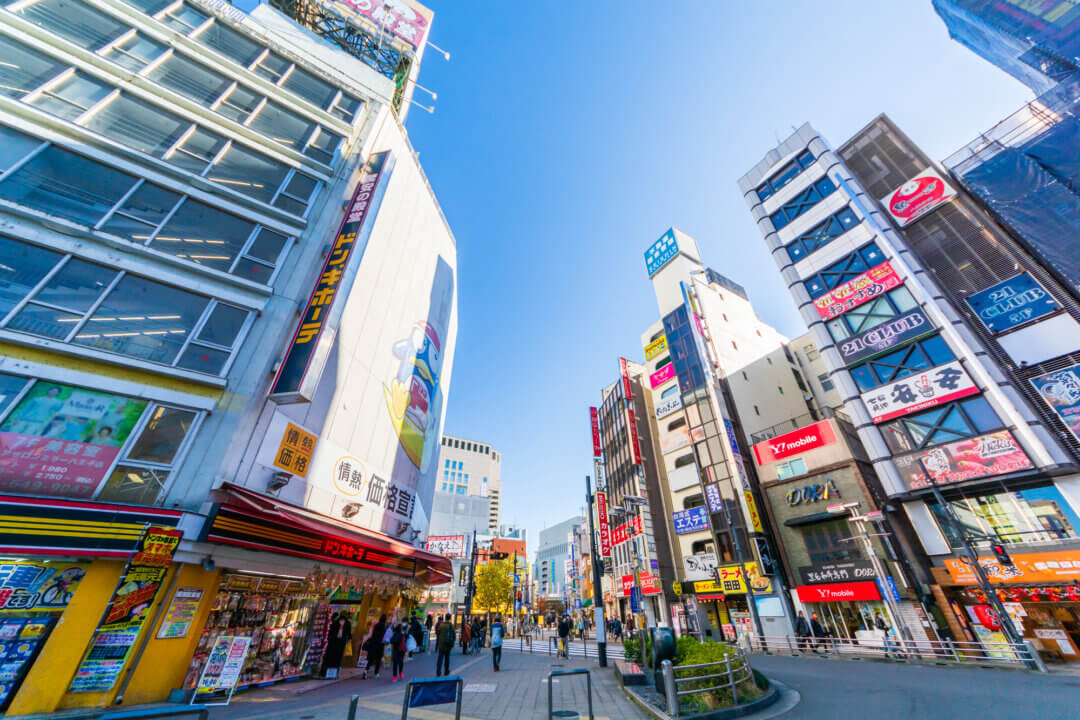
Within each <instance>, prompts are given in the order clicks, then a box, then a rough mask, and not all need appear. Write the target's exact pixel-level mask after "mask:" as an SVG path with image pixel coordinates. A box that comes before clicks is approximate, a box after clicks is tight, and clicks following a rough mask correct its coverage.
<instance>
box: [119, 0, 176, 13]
mask: <svg viewBox="0 0 1080 720" xmlns="http://www.w3.org/2000/svg"><path fill="white" fill-rule="evenodd" d="M123 1H124V2H125V3H127V4H128V5H131V6H132V7H135V8H138V9H139V10H142V11H143V12H145V13H146V14H147V15H157V14H158V12H160V11H161V10H162V9H163V8H165V7H166V6H168V5H172V4H173V2H174V0H123Z"/></svg>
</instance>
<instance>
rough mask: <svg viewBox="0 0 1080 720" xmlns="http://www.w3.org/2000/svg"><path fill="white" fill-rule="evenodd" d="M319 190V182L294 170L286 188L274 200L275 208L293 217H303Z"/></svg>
mask: <svg viewBox="0 0 1080 720" xmlns="http://www.w3.org/2000/svg"><path fill="white" fill-rule="evenodd" d="M318 188H319V181H318V180H316V179H315V178H312V177H308V176H307V175H304V174H303V173H301V172H299V171H296V170H294V171H293V174H292V177H290V178H289V181H288V182H287V183H286V184H285V188H284V189H283V190H282V191H281V192H280V193H278V196H277V197H276V198H274V202H273V204H274V206H275V207H279V208H281V209H282V210H285V211H286V212H291V213H292V214H293V215H300V216H303V215H304V214H305V213H306V212H307V206H308V203H310V202H311V198H312V196H313V195H314V194H315V191H316V190H317V189H318Z"/></svg>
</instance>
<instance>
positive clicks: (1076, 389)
mask: <svg viewBox="0 0 1080 720" xmlns="http://www.w3.org/2000/svg"><path fill="white" fill-rule="evenodd" d="M1031 384H1032V385H1034V386H1035V391H1036V392H1037V393H1039V397H1041V398H1042V399H1043V400H1045V401H1046V404H1047V405H1049V406H1050V408H1051V409H1052V410H1053V411H1054V412H1055V413H1057V416H1058V417H1059V418H1061V421H1062V422H1063V423H1065V427H1067V428H1068V429H1069V432H1071V433H1072V434H1073V437H1074V438H1076V439H1077V440H1080V365H1073V366H1072V367H1067V368H1065V369H1064V370H1058V371H1056V372H1051V373H1046V374H1045V375H1040V376H1039V377H1036V378H1032V379H1031Z"/></svg>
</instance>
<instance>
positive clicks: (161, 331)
mask: <svg viewBox="0 0 1080 720" xmlns="http://www.w3.org/2000/svg"><path fill="white" fill-rule="evenodd" d="M208 303H209V300H208V299H207V298H205V297H203V296H201V295H196V294H194V293H189V292H186V291H184V290H179V289H177V288H173V287H169V286H167V285H161V284H159V283H156V282H153V281H152V280H147V279H145V278H141V277H137V276H135V275H127V276H125V277H124V278H123V279H121V280H120V282H119V283H118V284H117V286H116V287H115V288H114V289H113V291H112V292H111V293H109V295H108V297H106V298H105V301H104V302H102V304H101V305H100V306H98V309H97V311H96V312H95V313H94V314H93V316H92V317H91V318H90V320H89V322H87V324H86V325H84V326H83V328H82V330H80V331H79V334H78V335H76V336H75V340H74V342H76V343H79V344H81V345H88V346H90V347H95V348H98V349H100V350H107V351H109V352H115V353H120V354H121V355H128V356H130V357H135V358H140V359H142V360H151V361H153V362H159V363H172V361H173V360H174V359H176V356H177V354H179V352H180V348H181V346H183V344H184V341H185V340H186V339H187V336H188V334H189V333H190V332H191V330H192V329H193V328H194V327H195V323H196V322H197V321H198V319H199V317H200V316H201V315H202V313H203V311H204V310H205V309H206V305H207V304H208Z"/></svg>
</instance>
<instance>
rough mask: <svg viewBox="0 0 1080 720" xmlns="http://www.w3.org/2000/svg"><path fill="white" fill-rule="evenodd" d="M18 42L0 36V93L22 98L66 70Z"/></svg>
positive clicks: (64, 64) (58, 62)
mask: <svg viewBox="0 0 1080 720" xmlns="http://www.w3.org/2000/svg"><path fill="white" fill-rule="evenodd" d="M67 67H68V65H67V64H66V63H62V62H60V61H59V60H53V59H52V58H50V57H47V56H45V55H42V54H41V53H40V52H38V51H36V50H32V49H30V48H28V47H27V46H25V45H23V44H22V43H20V42H16V41H15V40H12V39H10V38H8V37H7V36H5V35H0V93H3V94H4V95H7V96H9V97H22V96H23V95H26V94H27V93H28V92H30V91H31V90H34V89H35V88H37V87H39V86H40V85H41V84H42V83H44V82H45V81H46V80H48V79H49V78H53V77H56V75H57V74H59V73H60V72H61V71H62V70H64V69H65V68H67Z"/></svg>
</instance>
